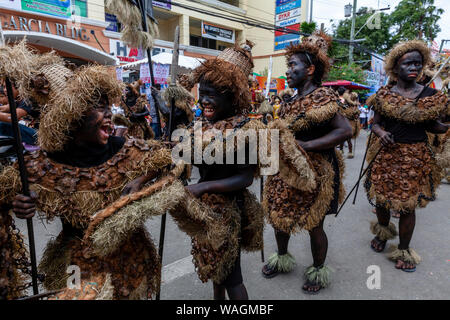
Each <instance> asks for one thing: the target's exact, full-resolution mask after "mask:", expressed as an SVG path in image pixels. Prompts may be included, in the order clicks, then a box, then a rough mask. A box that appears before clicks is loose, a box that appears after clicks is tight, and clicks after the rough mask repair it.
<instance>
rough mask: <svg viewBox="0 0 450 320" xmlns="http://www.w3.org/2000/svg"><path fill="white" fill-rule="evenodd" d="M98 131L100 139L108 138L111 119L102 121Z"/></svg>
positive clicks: (110, 131)
mask: <svg viewBox="0 0 450 320" xmlns="http://www.w3.org/2000/svg"><path fill="white" fill-rule="evenodd" d="M99 132H100V136H101V138H102V139H108V138H109V135H110V134H111V133H112V123H111V121H106V122H103V123H102V125H101V126H100V128H99Z"/></svg>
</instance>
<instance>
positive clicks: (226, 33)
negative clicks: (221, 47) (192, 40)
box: [202, 21, 235, 43]
mask: <svg viewBox="0 0 450 320" xmlns="http://www.w3.org/2000/svg"><path fill="white" fill-rule="evenodd" d="M202 37H203V38H209V39H215V40H219V41H223V42H229V43H234V42H235V33H234V30H232V29H226V28H223V27H219V26H216V25H213V24H211V23H207V22H204V21H202Z"/></svg>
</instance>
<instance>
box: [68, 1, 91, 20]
mask: <svg viewBox="0 0 450 320" xmlns="http://www.w3.org/2000/svg"><path fill="white" fill-rule="evenodd" d="M71 1H72V6H73V7H74V14H75V15H77V16H81V17H85V18H87V0H71Z"/></svg>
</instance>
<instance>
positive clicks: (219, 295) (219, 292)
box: [213, 283, 225, 300]
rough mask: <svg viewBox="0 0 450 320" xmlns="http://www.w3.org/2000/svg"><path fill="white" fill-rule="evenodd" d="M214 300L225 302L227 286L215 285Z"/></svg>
mask: <svg viewBox="0 0 450 320" xmlns="http://www.w3.org/2000/svg"><path fill="white" fill-rule="evenodd" d="M213 288H214V300H225V286H223V285H220V284H216V283H213Z"/></svg>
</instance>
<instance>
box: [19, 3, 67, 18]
mask: <svg viewBox="0 0 450 320" xmlns="http://www.w3.org/2000/svg"><path fill="white" fill-rule="evenodd" d="M22 10H24V11H31V12H37V13H45V14H49V15H52V16H56V17H60V18H70V17H71V15H72V10H71V1H70V0H22Z"/></svg>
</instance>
